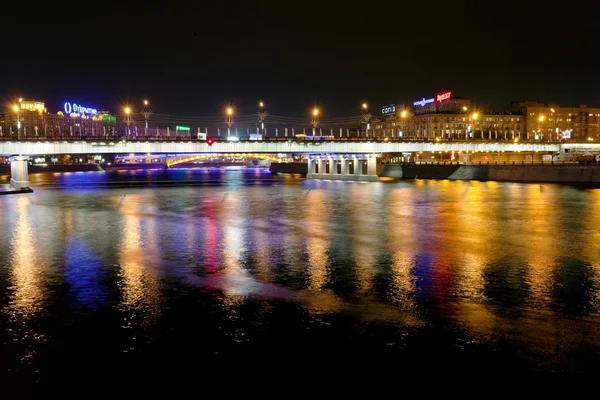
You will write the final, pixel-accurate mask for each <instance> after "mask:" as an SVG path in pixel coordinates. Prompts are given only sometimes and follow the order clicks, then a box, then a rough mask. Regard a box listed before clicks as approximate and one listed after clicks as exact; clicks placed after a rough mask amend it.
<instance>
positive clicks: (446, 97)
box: [435, 92, 452, 103]
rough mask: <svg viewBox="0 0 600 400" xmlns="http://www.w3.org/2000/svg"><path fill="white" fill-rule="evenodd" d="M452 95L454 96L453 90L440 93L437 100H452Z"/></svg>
mask: <svg viewBox="0 0 600 400" xmlns="http://www.w3.org/2000/svg"><path fill="white" fill-rule="evenodd" d="M450 96H452V92H446V93H442V94H438V95H437V96H435V102H436V103H441V102H442V101H445V100H450Z"/></svg>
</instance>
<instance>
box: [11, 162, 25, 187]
mask: <svg viewBox="0 0 600 400" xmlns="http://www.w3.org/2000/svg"><path fill="white" fill-rule="evenodd" d="M27 160H29V157H27V156H14V157H12V159H11V162H10V185H11V186H12V187H14V188H15V189H22V188H26V187H29V171H28V168H27Z"/></svg>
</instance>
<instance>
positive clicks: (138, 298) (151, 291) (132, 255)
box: [119, 195, 160, 323]
mask: <svg viewBox="0 0 600 400" xmlns="http://www.w3.org/2000/svg"><path fill="white" fill-rule="evenodd" d="M141 200H142V199H141V198H139V197H138V196H135V195H128V196H127V201H126V202H123V203H122V204H121V207H120V208H119V210H120V211H121V213H122V216H123V228H122V233H121V245H120V249H119V262H120V264H121V274H120V275H121V277H122V282H121V290H122V291H123V301H122V305H123V307H124V308H125V309H128V310H137V311H138V313H136V315H140V316H141V317H142V320H143V322H142V323H148V322H150V321H151V320H152V319H154V318H155V317H156V316H158V314H159V312H160V293H159V292H160V288H159V282H158V280H157V277H156V276H155V275H153V274H152V273H151V272H149V271H148V269H147V267H148V266H150V267H151V265H152V263H154V262H156V260H153V259H150V258H149V257H148V253H146V249H145V248H144V245H145V243H144V241H143V240H142V232H141V226H140V202H141ZM130 323H131V322H130Z"/></svg>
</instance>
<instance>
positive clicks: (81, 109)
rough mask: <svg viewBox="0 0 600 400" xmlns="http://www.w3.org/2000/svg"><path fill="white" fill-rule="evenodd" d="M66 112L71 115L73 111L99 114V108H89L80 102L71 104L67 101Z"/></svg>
mask: <svg viewBox="0 0 600 400" xmlns="http://www.w3.org/2000/svg"><path fill="white" fill-rule="evenodd" d="M65 113H66V114H67V115H70V114H72V113H75V114H98V110H96V109H95V108H88V107H84V106H80V105H79V104H75V103H73V104H71V103H69V102H66V103H65Z"/></svg>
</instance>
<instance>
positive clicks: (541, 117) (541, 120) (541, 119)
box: [540, 114, 546, 122]
mask: <svg viewBox="0 0 600 400" xmlns="http://www.w3.org/2000/svg"><path fill="white" fill-rule="evenodd" d="M545 118H546V117H545V116H544V115H543V114H542V115H540V122H544V119H545Z"/></svg>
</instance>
